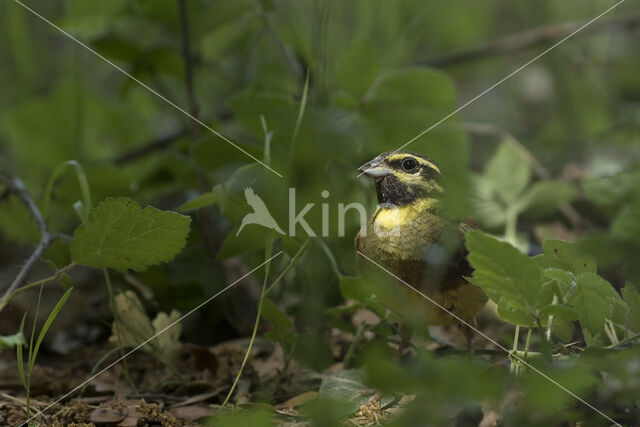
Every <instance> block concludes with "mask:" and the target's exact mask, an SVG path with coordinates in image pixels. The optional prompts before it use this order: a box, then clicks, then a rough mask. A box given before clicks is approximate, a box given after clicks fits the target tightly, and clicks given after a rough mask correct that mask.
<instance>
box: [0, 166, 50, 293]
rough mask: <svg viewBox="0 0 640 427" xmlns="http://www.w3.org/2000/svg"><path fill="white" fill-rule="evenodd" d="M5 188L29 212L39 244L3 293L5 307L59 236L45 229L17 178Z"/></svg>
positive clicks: (30, 199)
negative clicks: (33, 221) (8, 298)
mask: <svg viewBox="0 0 640 427" xmlns="http://www.w3.org/2000/svg"><path fill="white" fill-rule="evenodd" d="M6 186H7V189H8V190H9V191H11V192H12V193H14V194H15V195H17V196H18V197H19V198H20V200H21V201H22V203H24V204H25V206H26V207H27V209H29V212H30V213H31V216H32V217H33V219H35V221H36V223H37V224H38V228H39V229H40V243H38V246H37V247H36V249H35V251H33V253H32V254H31V256H30V257H29V259H27V262H26V263H25V264H24V265H23V266H22V269H21V270H20V272H19V273H18V275H17V276H16V278H15V280H14V281H13V283H11V285H10V286H9V287H8V288H7V290H6V291H5V293H4V295H3V297H2V301H0V306H4V305H6V302H7V297H8V296H9V295H10V294H12V293H13V292H14V291H15V290H16V289H17V288H18V287H20V285H22V283H24V281H25V279H26V278H27V275H28V274H29V272H30V271H31V269H32V268H33V267H34V266H35V265H36V263H37V262H38V260H40V257H42V254H43V253H44V251H45V250H47V248H48V247H49V245H50V244H51V242H52V241H53V240H54V238H59V236H60V235H57V234H56V235H53V236H52V235H51V233H50V232H49V228H48V227H47V223H46V222H45V220H44V218H43V216H42V213H41V212H40V209H39V208H38V206H37V205H36V204H35V202H34V201H33V199H32V198H31V196H30V195H29V193H27V190H26V188H25V187H24V184H23V183H22V181H21V180H20V179H19V178H17V177H13V178H11V179H10V180H9V181H8V182H6Z"/></svg>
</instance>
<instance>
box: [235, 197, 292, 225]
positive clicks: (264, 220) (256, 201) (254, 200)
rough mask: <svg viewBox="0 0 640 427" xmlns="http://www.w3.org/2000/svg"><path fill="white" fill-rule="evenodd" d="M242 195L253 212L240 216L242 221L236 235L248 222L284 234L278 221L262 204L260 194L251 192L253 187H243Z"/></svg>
mask: <svg viewBox="0 0 640 427" xmlns="http://www.w3.org/2000/svg"><path fill="white" fill-rule="evenodd" d="M244 197H245V199H247V203H248V204H249V206H251V207H252V208H253V212H251V213H248V214H246V215H245V216H244V218H242V223H241V224H240V228H238V231H237V232H236V236H237V235H238V234H240V232H241V231H242V229H243V228H244V227H245V225H248V224H258V225H262V226H263V227H267V228H270V229H272V230H275V231H277V232H278V233H280V234H285V233H284V231H282V229H281V228H280V226H279V225H278V223H277V222H276V220H275V219H273V217H272V216H271V214H270V213H269V209H267V206H266V205H265V204H264V202H263V201H262V199H261V198H260V196H258V195H256V193H254V192H253V188H251V187H247V188H245V189H244Z"/></svg>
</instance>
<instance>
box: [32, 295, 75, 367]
mask: <svg viewBox="0 0 640 427" xmlns="http://www.w3.org/2000/svg"><path fill="white" fill-rule="evenodd" d="M72 290H73V288H69V289H68V290H67V292H65V293H64V295H62V297H61V298H60V300H58V303H57V304H56V306H55V307H53V310H51V313H49V316H48V317H47V320H46V321H45V322H44V325H42V329H41V330H40V333H39V334H38V339H37V340H36V345H35V346H34V347H33V352H32V353H31V357H30V359H29V372H31V369H33V364H34V363H35V361H36V356H37V354H38V349H39V348H40V344H41V343H42V340H43V339H44V336H45V335H46V333H47V331H48V330H49V327H50V326H51V324H52V323H53V321H54V320H55V318H56V317H57V316H58V313H60V310H62V306H64V303H65V302H67V298H69V295H70V294H71V291H72Z"/></svg>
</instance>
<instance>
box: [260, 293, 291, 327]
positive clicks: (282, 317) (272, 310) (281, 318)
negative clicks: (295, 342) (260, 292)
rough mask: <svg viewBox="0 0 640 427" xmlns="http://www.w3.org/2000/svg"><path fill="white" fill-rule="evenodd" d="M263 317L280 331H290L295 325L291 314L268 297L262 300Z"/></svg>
mask: <svg viewBox="0 0 640 427" xmlns="http://www.w3.org/2000/svg"><path fill="white" fill-rule="evenodd" d="M262 317H263V318H264V319H265V320H267V321H268V322H270V323H271V324H272V325H273V326H274V327H275V328H276V330H278V331H288V330H290V329H291V328H292V327H293V324H292V323H291V320H290V319H289V316H287V315H286V314H285V313H284V312H283V311H282V310H280V307H278V306H277V305H275V304H274V303H273V302H272V301H271V300H270V299H268V298H265V299H264V300H263V301H262Z"/></svg>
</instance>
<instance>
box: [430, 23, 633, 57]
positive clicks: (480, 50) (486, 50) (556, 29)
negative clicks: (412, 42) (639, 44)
mask: <svg viewBox="0 0 640 427" xmlns="http://www.w3.org/2000/svg"><path fill="white" fill-rule="evenodd" d="M583 25H584V22H564V23H561V24H553V25H549V26H545V27H540V28H534V29H532V30H528V31H524V32H522V33H516V34H511V35H508V36H506V37H503V38H499V39H496V40H493V41H490V42H488V43H485V44H482V45H479V46H476V47H473V48H471V49H467V50H463V51H461V52H458V53H454V54H452V55H445V56H441V57H439V58H433V59H428V60H426V61H421V62H419V64H421V65H430V66H433V67H447V66H450V65H455V64H458V63H461V62H467V61H474V60H477V59H483V58H486V57H491V56H496V55H506V54H510V53H513V52H517V51H520V50H524V49H529V48H532V47H534V46H538V45H541V44H546V43H552V42H556V41H558V40H561V39H563V38H564V37H567V36H568V35H570V34H571V33H572V32H574V31H576V30H577V29H578V28H580V27H581V26H583ZM639 25H640V14H637V13H635V14H627V15H624V14H620V15H618V16H614V17H612V18H608V19H600V20H598V21H596V22H594V23H592V24H591V25H589V26H588V27H586V28H584V29H583V30H582V31H580V34H581V35H587V34H593V33H596V32H599V31H605V30H609V29H617V28H621V29H629V30H632V29H634V28H635V27H638V26H639Z"/></svg>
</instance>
